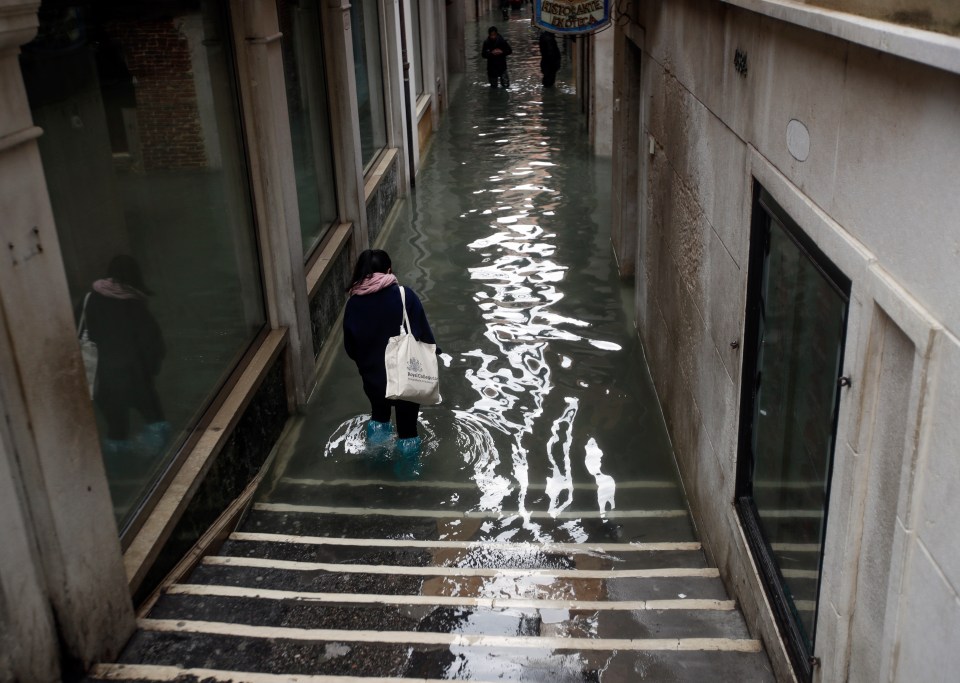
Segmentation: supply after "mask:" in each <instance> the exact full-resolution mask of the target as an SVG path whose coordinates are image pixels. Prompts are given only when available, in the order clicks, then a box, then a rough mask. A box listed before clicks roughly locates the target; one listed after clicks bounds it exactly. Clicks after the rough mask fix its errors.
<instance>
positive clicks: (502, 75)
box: [480, 26, 513, 88]
mask: <svg viewBox="0 0 960 683" xmlns="http://www.w3.org/2000/svg"><path fill="white" fill-rule="evenodd" d="M512 53H513V48H511V47H510V43H508V42H507V41H506V39H505V38H504V37H503V36H501V35H500V34H499V33H497V27H496V26H491V27H490V28H488V29H487V39H486V40H485V41H483V47H482V48H481V50H480V56H481V57H483V58H484V59H486V60H487V78H488V79H489V80H490V87H491V88H496V87H497V83H498V82H499V84H500V85H502V86H503V87H504V88H506V87H507V86H508V85H509V84H510V79H509V76H508V75H507V56H508V55H510V54H512Z"/></svg>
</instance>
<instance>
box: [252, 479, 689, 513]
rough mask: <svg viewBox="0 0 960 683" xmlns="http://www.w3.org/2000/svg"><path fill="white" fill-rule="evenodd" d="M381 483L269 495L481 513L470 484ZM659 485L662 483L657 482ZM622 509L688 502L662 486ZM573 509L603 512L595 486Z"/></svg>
mask: <svg viewBox="0 0 960 683" xmlns="http://www.w3.org/2000/svg"><path fill="white" fill-rule="evenodd" d="M413 483H415V484H416V485H411V482H389V481H384V482H379V483H365V482H363V481H359V480H354V481H352V482H350V483H343V481H342V480H326V481H325V480H320V479H315V480H314V479H289V480H281V481H280V482H279V483H278V484H277V485H276V486H275V487H274V489H273V490H272V491H271V492H270V494H269V501H268V502H271V503H293V504H302V505H317V504H323V505H328V506H343V507H381V508H401V509H403V508H406V509H427V510H432V509H437V510H446V509H457V510H475V509H479V508H480V506H481V503H482V502H483V501H484V499H485V496H487V495H488V494H486V493H485V492H484V491H482V490H481V489H479V488H477V486H476V484H473V483H472V482H470V483H467V484H454V483H448V482H436V483H435V484H436V485H432V484H431V483H430V482H419V481H418V482H413ZM658 484H659V482H658ZM519 496H520V491H519V489H517V488H514V489H512V490H509V491H506V492H504V493H503V494H498V496H497V498H496V500H497V504H498V505H500V506H502V507H505V508H511V509H514V510H515V509H518V508H519V503H518V500H519ZM616 503H617V506H618V509H619V508H622V509H629V510H673V509H685V508H686V502H685V501H684V498H683V493H682V491H681V490H680V488H679V487H677V486H675V485H673V484H672V483H671V482H662V485H656V486H651V487H646V488H630V489H626V490H618V491H617V492H616ZM549 504H550V499H549V497H548V496H547V495H546V493H545V492H544V491H543V490H542V489H540V490H537V489H531V490H528V491H527V492H526V495H525V496H524V508H525V509H529V510H538V509H539V510H544V509H547V508H548V506H549ZM571 506H573V507H576V508H578V509H594V510H597V509H600V504H599V502H598V499H597V488H596V486H589V485H578V486H577V487H576V488H575V489H574V491H573V494H572V502H571Z"/></svg>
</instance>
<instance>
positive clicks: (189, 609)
mask: <svg viewBox="0 0 960 683" xmlns="http://www.w3.org/2000/svg"><path fill="white" fill-rule="evenodd" d="M198 589H201V587H198V586H190V585H182V586H177V587H174V590H176V591H190V592H189V593H180V592H173V593H168V594H167V595H164V596H163V597H161V599H160V600H159V601H158V602H157V604H156V605H155V606H154V608H153V609H152V610H151V611H150V615H149V617H150V618H151V619H169V620H175V621H181V620H187V621H208V622H224V623H232V624H247V625H251V626H282V627H289V628H305V629H339V630H377V631H421V632H435V633H458V634H461V635H481V634H486V635H503V636H510V635H522V636H551V637H562V638H608V639H616V638H739V639H749V638H750V634H749V632H748V630H747V628H746V624H745V623H744V621H743V618H742V617H741V616H740V614H739V612H737V611H736V610H735V609H733V605H732V604H730V603H714V604H709V605H704V606H703V608H696V607H695V605H694V603H693V602H692V601H686V602H688V603H690V609H683V608H677V609H640V608H636V609H619V608H618V604H616V603H608V604H605V605H603V606H599V607H596V606H595V607H594V608H591V609H577V608H573V607H566V608H564V607H560V606H545V605H546V603H538V602H536V601H531V602H530V603H529V604H520V603H519V602H518V603H515V606H509V607H504V608H495V607H467V606H449V605H436V604H430V603H429V602H427V603H425V604H380V605H373V604H357V603H355V602H350V597H349V596H345V597H344V602H334V601H330V602H327V601H324V602H319V601H315V600H309V599H293V598H281V597H272V596H271V595H269V594H260V595H263V597H233V596H223V595H209V594H205V593H204V592H203V591H202V590H198ZM678 602H683V601H678ZM568 604H569V605H575V604H583V603H572V602H571V603H568ZM635 604H636V603H633V602H631V603H624V604H622V605H621V606H623V607H628V608H629V607H630V606H633V605H635ZM717 606H722V607H723V608H722V609H716V607H717Z"/></svg>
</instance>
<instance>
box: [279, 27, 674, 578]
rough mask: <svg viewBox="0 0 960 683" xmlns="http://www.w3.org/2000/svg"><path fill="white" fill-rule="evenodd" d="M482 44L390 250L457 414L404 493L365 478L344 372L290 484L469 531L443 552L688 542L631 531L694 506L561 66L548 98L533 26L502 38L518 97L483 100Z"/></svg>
mask: <svg viewBox="0 0 960 683" xmlns="http://www.w3.org/2000/svg"><path fill="white" fill-rule="evenodd" d="M485 26H486V24H483V26H480V27H474V26H471V27H468V33H469V32H470V31H475V29H478V28H479V32H477V33H476V35H474V36H473V40H475V41H476V42H475V44H474V45H473V46H472V47H471V46H468V50H471V49H472V50H473V52H472V53H471V52H468V54H473V55H474V59H473V61H472V65H471V66H470V67H469V68H470V69H471V71H470V72H469V73H468V74H467V75H466V76H465V77H464V78H463V79H462V80H461V82H460V83H459V84H458V86H457V87H456V88H455V96H454V97H453V98H452V105H451V109H450V111H449V113H448V115H447V118H446V120H445V121H444V124H443V129H442V130H441V131H438V132H437V133H436V134H435V137H434V140H433V141H432V143H431V147H430V151H429V154H428V156H427V158H426V161H425V164H424V167H423V169H422V170H421V173H420V175H419V176H418V177H417V186H416V191H415V194H414V195H413V196H412V198H411V199H410V200H409V201H407V202H405V204H404V206H403V207H402V211H401V212H400V214H399V218H398V219H397V223H396V225H395V227H394V228H393V229H392V231H391V232H390V234H389V237H388V239H387V241H386V243H385V244H384V248H385V249H386V250H387V251H389V252H390V254H391V257H392V260H393V263H394V269H395V271H396V272H397V274H398V277H399V278H400V281H401V282H402V283H404V284H407V285H409V286H410V287H412V288H413V289H414V290H416V291H417V292H418V294H420V296H421V298H422V299H423V301H424V305H425V307H426V309H427V312H428V314H429V316H430V320H431V324H432V326H433V328H434V332H435V334H436V337H437V340H438V343H439V345H440V346H441V347H442V348H443V350H444V352H445V357H444V364H443V365H444V367H443V369H442V370H441V384H442V393H443V396H444V402H443V403H442V404H441V405H439V406H435V407H428V408H426V409H424V410H423V411H422V413H421V426H422V431H423V437H424V439H423V453H422V458H421V462H420V469H419V480H418V481H416V482H411V483H410V484H406V485H404V486H401V487H397V486H391V485H388V484H389V480H390V471H389V469H388V468H380V469H377V468H376V467H375V466H373V465H372V464H371V463H372V462H373V461H375V460H376V459H377V458H376V455H375V454H371V453H370V452H369V451H367V450H366V446H365V443H364V438H363V436H364V432H363V429H364V424H365V421H366V420H367V419H368V414H367V411H368V409H369V408H368V405H367V403H366V400H365V398H364V396H363V393H362V391H361V387H360V380H359V378H358V377H356V376H355V369H354V367H353V364H352V363H350V362H349V360H348V359H347V358H346V357H345V355H343V354H342V352H340V356H338V359H337V362H336V363H334V365H333V367H332V369H331V371H330V372H329V373H328V375H327V376H326V378H325V379H324V382H323V384H322V385H321V386H320V387H319V389H318V391H317V392H316V398H315V399H314V401H313V402H312V404H311V406H310V410H309V414H308V415H307V416H306V418H305V419H304V421H303V424H302V425H301V430H300V435H299V438H298V440H297V443H296V444H295V446H294V451H293V453H292V457H290V458H288V459H286V460H284V462H285V463H286V465H285V466H286V471H285V473H284V474H285V476H286V477H287V478H288V479H290V478H304V479H305V478H310V479H311V480H316V479H323V480H325V481H329V480H331V479H335V478H338V479H341V480H343V479H356V480H361V481H367V482H368V483H373V482H379V484H378V485H377V490H378V491H379V493H377V494H376V495H377V496H378V497H379V499H378V500H366V501H364V502H365V504H366V505H368V506H369V507H371V508H389V507H393V508H402V507H407V508H409V509H411V510H414V509H434V510H439V509H448V510H449V509H451V508H454V509H458V510H462V511H464V512H465V513H474V514H466V515H464V516H462V517H460V518H457V519H449V520H445V521H444V522H443V529H442V533H441V537H442V538H447V539H462V540H471V539H476V538H485V539H490V540H494V539H495V540H502V541H506V540H512V541H518V540H524V541H540V542H549V541H574V542H584V541H588V540H595V539H598V538H608V539H609V538H612V539H617V540H655V539H656V538H658V537H661V536H662V537H664V538H667V537H668V538H670V539H671V540H677V538H678V533H679V534H680V535H681V537H682V535H683V534H687V535H689V534H690V533H691V531H690V529H689V523H688V521H687V520H686V518H685V514H684V513H680V515H682V516H683V519H680V520H679V522H682V524H681V525H680V526H679V527H678V526H677V524H667V523H666V522H664V521H662V520H659V521H655V522H651V519H656V518H652V517H649V516H648V517H644V516H642V515H634V514H633V513H631V512H630V511H637V510H640V511H644V510H649V511H658V510H669V511H673V512H671V514H673V515H674V517H679V516H680V515H677V514H676V513H677V511H678V510H685V507H686V506H685V503H684V501H683V498H682V495H681V494H680V492H679V489H678V487H677V486H676V484H675V482H676V477H675V471H674V466H673V461H672V458H671V455H670V450H669V443H668V440H667V437H666V432H665V429H664V425H663V423H662V419H661V416H660V411H659V408H658V405H657V402H656V396H655V394H654V393H653V389H652V386H651V383H650V381H649V377H648V374H647V370H646V366H645V364H644V361H643V357H642V352H641V349H640V347H639V343H638V341H637V338H636V333H635V331H634V330H633V328H632V324H631V322H630V320H628V319H627V318H626V316H625V315H624V312H623V308H624V307H623V304H622V298H623V297H627V298H630V297H631V296H632V290H631V286H629V285H624V284H622V283H621V282H620V281H619V279H618V277H617V275H616V271H615V266H614V263H613V260H612V254H611V250H610V245H609V207H608V204H609V185H610V168H609V163H608V162H607V161H604V160H595V159H593V157H592V156H591V153H590V148H589V142H588V131H587V129H586V125H585V122H584V120H583V117H582V115H581V114H580V113H579V111H578V104H577V100H576V95H575V92H574V89H573V87H572V85H571V73H570V69H569V64H568V63H567V61H566V58H565V62H564V69H563V70H561V72H560V76H559V80H558V87H556V88H554V89H552V90H544V89H543V88H542V87H541V85H540V73H539V68H538V63H539V53H538V52H537V44H536V38H537V36H536V31H535V30H532V29H531V27H530V25H529V24H528V23H525V22H522V21H510V22H507V23H506V24H504V25H502V26H501V27H500V28H501V32H502V33H503V34H504V35H505V37H506V38H507V40H509V41H510V42H511V44H512V46H513V49H514V54H513V56H512V57H511V59H510V66H509V68H510V72H511V83H512V84H511V87H510V89H509V90H507V91H504V90H502V89H496V90H494V89H491V88H489V86H488V84H487V81H486V75H485V70H484V65H483V64H482V60H481V59H480V56H479V45H480V40H481V39H482V32H483V29H484V28H485ZM367 488H368V489H369V488H370V487H367ZM303 502H304V503H308V502H309V501H303ZM314 502H315V501H314ZM481 512H485V513H489V514H483V515H481V514H479V513H481ZM499 512H502V514H498V513H499ZM669 519H672V517H670V518H669ZM665 524H666V525H667V526H669V527H670V529H669V530H665V529H664V528H663V526H664V525H665ZM678 528H680V529H681V530H680V531H679V532H678V531H677V529H678ZM530 580H531V581H536V580H537V579H536V578H535V577H534V578H531V579H530ZM503 590H504V591H510V592H513V591H516V590H518V582H517V579H516V578H515V577H510V578H509V579H505V583H504V586H503Z"/></svg>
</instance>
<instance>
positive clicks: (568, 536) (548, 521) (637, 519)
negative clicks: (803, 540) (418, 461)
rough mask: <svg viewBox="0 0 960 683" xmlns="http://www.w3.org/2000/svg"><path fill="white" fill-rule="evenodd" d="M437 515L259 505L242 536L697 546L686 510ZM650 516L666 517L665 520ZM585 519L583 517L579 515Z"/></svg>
mask: <svg viewBox="0 0 960 683" xmlns="http://www.w3.org/2000/svg"><path fill="white" fill-rule="evenodd" d="M450 512H451V513H452V514H451V515H450V516H440V515H438V512H437V511H435V510H400V509H391V510H384V509H380V510H365V509H363V508H355V509H336V508H327V507H325V506H309V507H308V506H286V505H271V504H265V503H258V504H256V505H255V506H254V509H253V511H252V512H251V514H250V515H249V517H248V518H247V520H246V521H245V522H244V524H243V526H242V530H243V531H247V532H258V533H273V534H285V535H298V536H333V537H338V536H339V537H349V538H364V537H375V538H410V539H415V540H455V541H482V540H509V541H513V542H541V541H544V540H550V541H555V542H571V543H596V542H604V541H616V542H680V541H695V540H696V536H695V533H694V527H693V522H692V520H691V518H690V516H689V514H688V513H687V511H686V510H663V511H647V510H644V511H638V512H637V513H636V516H627V515H628V513H631V512H632V511H621V514H620V515H618V516H616V517H612V516H608V517H604V516H601V515H600V514H599V513H596V512H591V513H586V512H584V513H582V514H581V513H577V512H566V511H565V512H564V513H563V515H562V517H560V518H553V517H550V516H548V515H545V514H543V515H540V514H538V515H537V516H531V517H530V518H529V519H527V518H526V517H525V515H524V514H519V513H516V512H513V513H511V512H509V511H507V512H503V513H497V514H496V515H495V514H494V513H490V514H489V515H485V516H480V515H477V516H470V515H461V514H457V511H450ZM651 512H659V513H664V514H661V515H655V514H651ZM578 515H580V516H578Z"/></svg>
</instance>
